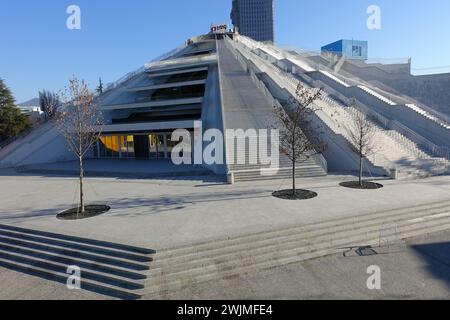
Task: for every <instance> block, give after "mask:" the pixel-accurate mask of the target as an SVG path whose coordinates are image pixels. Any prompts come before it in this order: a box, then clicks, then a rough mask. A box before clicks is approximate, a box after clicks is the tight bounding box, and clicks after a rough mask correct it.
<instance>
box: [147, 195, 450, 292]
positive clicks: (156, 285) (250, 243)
mask: <svg viewBox="0 0 450 320" xmlns="http://www.w3.org/2000/svg"><path fill="white" fill-rule="evenodd" d="M448 229H450V201H447V202H439V203H432V204H427V205H422V206H416V207H413V208H400V209H395V210H390V211H384V212H377V213H373V214H368V215H362V216H358V217H348V218H343V219H338V220H333V221H326V222H320V223H315V224H310V225H300V226H294V227H288V228H284V229H279V230H275V231H268V232H261V233H257V234H251V235H245V236H238V237H234V238H229V239H222V240H216V241H209V242H204V243H198V244H193V245H189V246H184V247H179V248H173V249H168V250H162V251H158V253H156V254H155V255H154V257H153V258H154V261H153V262H152V263H151V269H150V270H149V271H148V272H147V273H146V275H147V279H146V280H145V288H144V289H143V290H142V295H144V296H145V297H147V298H152V297H157V296H160V295H162V294H164V293H167V292H170V291H173V290H179V289H180V288H183V287H186V286H191V285H193V284H196V283H200V282H204V281H211V280H218V279H224V278H227V277H233V276H239V275H242V274H246V273H250V274H252V273H257V272H259V271H261V270H266V269H270V268H274V267H279V266H283V265H287V264H291V263H297V262H301V261H304V260H308V259H312V258H317V257H322V256H326V255H330V254H334V253H338V252H342V251H344V250H346V249H348V248H350V247H358V246H367V245H383V244H384V243H386V242H387V241H394V240H401V239H405V238H409V237H414V236H419V235H423V234H428V233H432V232H439V231H443V230H448Z"/></svg>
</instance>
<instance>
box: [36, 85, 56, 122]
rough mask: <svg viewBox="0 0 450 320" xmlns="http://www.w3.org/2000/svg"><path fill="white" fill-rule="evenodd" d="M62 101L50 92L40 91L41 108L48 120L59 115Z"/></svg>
mask: <svg viewBox="0 0 450 320" xmlns="http://www.w3.org/2000/svg"><path fill="white" fill-rule="evenodd" d="M60 106H61V101H60V99H59V97H58V95H57V94H55V93H52V92H50V91H46V90H43V91H39V107H40V108H41V110H42V111H43V112H44V114H45V117H46V119H53V118H54V117H55V115H56V114H57V113H58V108H59V107H60Z"/></svg>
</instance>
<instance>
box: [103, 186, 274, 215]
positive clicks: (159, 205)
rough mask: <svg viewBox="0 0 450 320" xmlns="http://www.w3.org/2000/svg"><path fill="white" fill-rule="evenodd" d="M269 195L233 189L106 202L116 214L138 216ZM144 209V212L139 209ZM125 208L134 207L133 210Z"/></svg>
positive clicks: (263, 192)
mask: <svg viewBox="0 0 450 320" xmlns="http://www.w3.org/2000/svg"><path fill="white" fill-rule="evenodd" d="M268 197H271V192H268V191H266V190H264V191H255V190H248V191H233V192H216V193H208V192H205V193H201V194H190V195H182V196H176V195H175V196H163V197H158V198H147V199H145V198H128V199H108V200H107V203H108V205H109V206H111V207H112V208H113V209H112V210H121V211H122V212H117V213H115V215H116V216H140V215H146V214H149V213H150V214H160V213H167V212H176V211H179V210H183V209H186V208H188V207H190V206H194V205H196V204H199V203H211V202H221V201H238V200H257V199H261V198H268ZM140 208H141V209H145V212H142V211H140V210H139V209H140ZM126 209H134V212H132V211H130V210H126Z"/></svg>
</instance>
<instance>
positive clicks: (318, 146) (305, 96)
mask: <svg viewBox="0 0 450 320" xmlns="http://www.w3.org/2000/svg"><path fill="white" fill-rule="evenodd" d="M321 96H322V89H310V88H307V87H306V86H305V85H304V84H303V83H301V82H300V83H299V84H298V86H297V89H296V92H295V97H292V98H291V99H289V101H288V104H287V107H286V108H282V107H275V115H276V118H277V123H276V124H275V125H274V126H273V128H274V129H278V130H279V131H280V151H281V152H282V153H284V154H285V155H286V156H287V157H288V158H289V159H290V160H291V161H292V194H293V196H295V195H296V184H295V169H296V165H297V164H298V163H302V162H305V161H307V160H308V159H310V158H311V157H312V156H313V155H315V154H317V153H320V152H323V150H324V149H325V147H326V146H325V144H324V143H323V142H322V141H321V139H320V137H319V136H320V135H319V134H318V128H313V127H312V125H311V117H312V115H313V114H314V113H315V112H316V111H317V110H318V109H317V108H316V107H315V106H314V105H313V104H314V102H315V101H316V100H317V99H320V98H321Z"/></svg>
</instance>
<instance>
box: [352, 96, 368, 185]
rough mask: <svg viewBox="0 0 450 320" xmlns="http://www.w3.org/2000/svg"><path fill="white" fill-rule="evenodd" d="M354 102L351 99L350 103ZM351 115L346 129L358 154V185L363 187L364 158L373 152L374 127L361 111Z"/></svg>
mask: <svg viewBox="0 0 450 320" xmlns="http://www.w3.org/2000/svg"><path fill="white" fill-rule="evenodd" d="M355 103H356V102H355V99H353V101H352V105H354V104H355ZM352 116H353V121H352V123H351V124H350V126H349V128H348V129H347V131H348V136H349V138H350V142H351V143H352V144H353V145H354V146H355V147H356V151H357V153H358V155H359V186H360V187H363V166H364V159H366V158H367V157H368V156H370V155H371V154H373V153H374V152H375V127H374V125H373V124H372V123H371V122H370V121H369V120H367V117H366V115H365V114H364V113H362V112H359V111H358V112H355V113H354V114H353V115H352Z"/></svg>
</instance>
